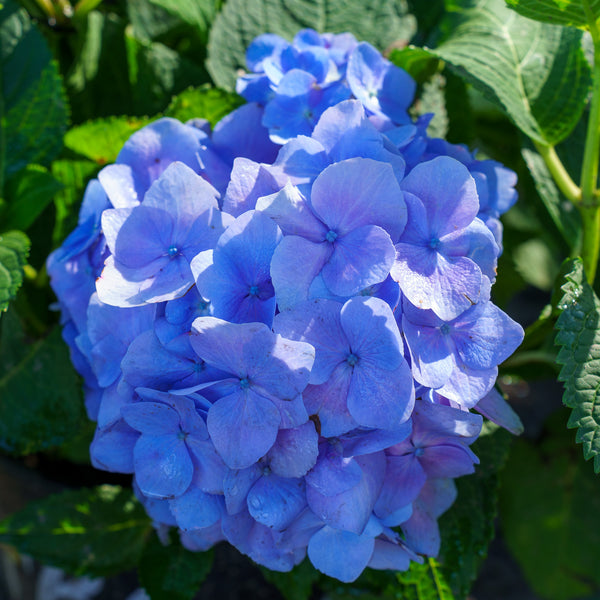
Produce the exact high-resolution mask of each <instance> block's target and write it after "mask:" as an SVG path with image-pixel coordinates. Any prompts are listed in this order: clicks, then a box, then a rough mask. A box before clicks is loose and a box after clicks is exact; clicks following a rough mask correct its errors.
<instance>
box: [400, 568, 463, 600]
mask: <svg viewBox="0 0 600 600" xmlns="http://www.w3.org/2000/svg"><path fill="white" fill-rule="evenodd" d="M397 577H398V581H399V582H400V583H401V584H402V585H403V589H402V596H401V598H402V600H454V596H453V595H452V591H451V589H450V586H449V585H448V583H447V581H446V579H445V578H444V574H443V569H441V568H440V565H439V563H438V562H437V561H436V560H435V559H433V558H429V559H427V561H426V562H425V563H424V564H422V565H419V564H417V563H413V564H411V567H410V569H409V570H408V571H405V572H404V573H398V574H397Z"/></svg>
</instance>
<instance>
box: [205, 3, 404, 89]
mask: <svg viewBox="0 0 600 600" xmlns="http://www.w3.org/2000/svg"><path fill="white" fill-rule="evenodd" d="M305 27H312V28H313V29H316V30H317V31H319V32H321V33H323V32H333V33H342V32H344V31H351V32H352V33H353V34H354V35H355V36H356V38H357V39H359V40H364V41H367V42H370V43H371V44H373V45H375V46H377V47H378V48H380V49H384V48H386V47H387V46H389V45H390V44H392V43H393V42H398V41H404V42H406V41H408V40H409V39H410V38H411V37H412V35H413V33H414V30H415V20H414V18H413V17H412V15H410V14H409V13H408V9H407V5H406V2H405V0H388V1H387V2H380V1H379V0H346V1H345V2H330V1H329V0H228V2H227V3H226V4H225V6H224V7H223V9H222V10H221V12H220V13H219V15H218V16H217V18H216V19H215V22H214V25H213V27H212V29H211V32H210V37H209V42H208V61H207V67H208V71H209V73H210V74H211V76H212V78H213V80H214V82H215V83H216V84H217V85H218V86H219V87H222V88H225V89H230V90H231V89H234V87H235V81H236V78H237V77H238V75H239V72H243V71H245V69H246V59H245V52H246V48H247V47H248V46H249V45H250V42H251V41H252V40H253V39H254V38H255V37H256V36H257V35H260V34H262V33H276V34H278V35H281V36H283V37H285V38H289V39H292V38H293V36H294V35H295V34H296V33H297V32H298V31H299V30H300V29H303V28H305Z"/></svg>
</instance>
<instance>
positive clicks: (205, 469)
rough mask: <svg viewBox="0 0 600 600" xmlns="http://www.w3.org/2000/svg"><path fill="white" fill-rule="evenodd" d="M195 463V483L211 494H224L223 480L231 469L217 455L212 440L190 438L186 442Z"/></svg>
mask: <svg viewBox="0 0 600 600" xmlns="http://www.w3.org/2000/svg"><path fill="white" fill-rule="evenodd" d="M185 443H186V446H187V447H188V450H189V451H190V453H191V454H190V455H191V457H192V461H193V463H194V481H195V482H196V485H197V486H198V487H199V488H200V489H201V490H202V491H203V492H207V493H209V494H222V493H223V480H224V478H225V475H226V474H227V473H228V472H229V469H228V468H227V467H226V466H225V463H224V462H223V459H222V458H221V457H220V456H219V454H218V453H217V451H216V449H215V447H214V445H213V443H212V441H211V440H201V439H199V438H198V437H197V436H188V437H187V438H186V440H185Z"/></svg>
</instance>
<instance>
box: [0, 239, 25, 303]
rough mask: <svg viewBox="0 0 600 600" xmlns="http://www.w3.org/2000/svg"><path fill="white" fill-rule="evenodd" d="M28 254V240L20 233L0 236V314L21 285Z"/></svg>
mask: <svg viewBox="0 0 600 600" xmlns="http://www.w3.org/2000/svg"><path fill="white" fill-rule="evenodd" d="M28 252H29V239H28V238H27V236H26V235H25V234H24V233H22V232H21V231H9V232H6V233H3V234H1V235H0V312H2V311H5V310H6V309H7V308H8V303H9V302H10V301H11V300H12V299H13V298H14V297H15V296H16V294H17V291H18V289H19V288H20V287H21V284H22V283H23V267H24V266H25V264H26V263H27V254H28Z"/></svg>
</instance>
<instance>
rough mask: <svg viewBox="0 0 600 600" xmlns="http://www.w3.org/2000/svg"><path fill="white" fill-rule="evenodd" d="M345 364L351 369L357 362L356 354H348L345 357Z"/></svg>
mask: <svg viewBox="0 0 600 600" xmlns="http://www.w3.org/2000/svg"><path fill="white" fill-rule="evenodd" d="M346 362H347V363H348V364H349V365H350V366H351V367H353V366H354V365H355V364H356V363H357V362H358V356H356V354H353V353H350V354H348V356H347V357H346Z"/></svg>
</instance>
